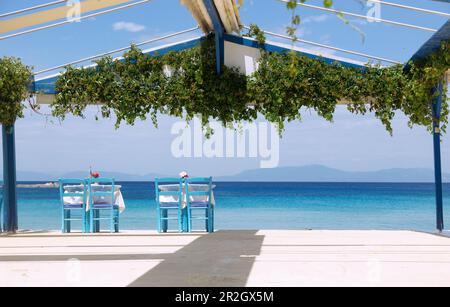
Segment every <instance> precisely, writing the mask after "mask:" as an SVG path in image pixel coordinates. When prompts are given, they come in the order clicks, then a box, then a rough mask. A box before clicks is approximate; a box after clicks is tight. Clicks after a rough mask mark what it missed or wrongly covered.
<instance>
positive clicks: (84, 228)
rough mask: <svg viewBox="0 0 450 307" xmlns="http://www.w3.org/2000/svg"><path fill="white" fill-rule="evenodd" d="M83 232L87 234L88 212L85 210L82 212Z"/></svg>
mask: <svg viewBox="0 0 450 307" xmlns="http://www.w3.org/2000/svg"><path fill="white" fill-rule="evenodd" d="M81 232H82V233H86V210H84V209H82V212H81Z"/></svg>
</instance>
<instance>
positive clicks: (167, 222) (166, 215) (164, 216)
mask: <svg viewBox="0 0 450 307" xmlns="http://www.w3.org/2000/svg"><path fill="white" fill-rule="evenodd" d="M168 211H169V210H167V209H163V212H162V213H163V214H162V216H163V218H164V220H163V223H162V224H163V232H167V230H168V229H169V221H168V220H167V218H168V217H169V214H168Z"/></svg>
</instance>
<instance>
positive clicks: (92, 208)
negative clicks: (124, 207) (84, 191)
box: [88, 178, 119, 233]
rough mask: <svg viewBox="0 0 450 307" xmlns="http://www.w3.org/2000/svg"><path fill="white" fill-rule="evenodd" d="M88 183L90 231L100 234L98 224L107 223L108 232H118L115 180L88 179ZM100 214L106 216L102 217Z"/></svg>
mask: <svg viewBox="0 0 450 307" xmlns="http://www.w3.org/2000/svg"><path fill="white" fill-rule="evenodd" d="M88 182H89V184H88V195H89V200H88V201H89V227H90V231H91V232H100V229H101V228H100V227H101V225H100V224H101V223H100V222H101V221H109V230H110V232H111V233H112V232H119V206H118V205H116V203H115V202H116V197H115V192H116V184H115V180H114V179H111V178H91V179H88ZM95 185H99V186H100V187H96V186H95ZM102 213H106V214H105V215H104V216H103V217H102Z"/></svg>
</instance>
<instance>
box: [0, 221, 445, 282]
mask: <svg viewBox="0 0 450 307" xmlns="http://www.w3.org/2000/svg"><path fill="white" fill-rule="evenodd" d="M0 286H269V287H271V286H450V238H447V237H441V236H437V235H433V234H425V233H418V232H408V231H278V230H273V231H271V230H264V231H218V232H216V233H214V234H211V235H208V234H165V235H160V234H157V233H154V232H125V233H121V234H97V235H81V234H71V235H61V234H58V233H51V232H42V233H38V232H36V233H26V234H25V233H24V234H18V235H12V236H6V235H0Z"/></svg>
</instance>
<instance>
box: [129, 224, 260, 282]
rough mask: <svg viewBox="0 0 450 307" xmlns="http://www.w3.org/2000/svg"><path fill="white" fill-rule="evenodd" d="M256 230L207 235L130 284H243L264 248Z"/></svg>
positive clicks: (165, 259) (170, 256) (171, 255)
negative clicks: (256, 257)
mask: <svg viewBox="0 0 450 307" xmlns="http://www.w3.org/2000/svg"><path fill="white" fill-rule="evenodd" d="M256 233H257V231H218V232H216V233H213V234H209V235H204V236H201V237H199V238H198V239H196V240H194V241H193V242H192V243H190V244H188V245H186V246H185V247H183V248H182V249H180V250H178V251H177V252H175V253H173V254H168V255H166V257H164V261H163V262H161V263H160V264H158V265H157V266H156V267H154V268H153V269H151V270H150V271H148V272H147V273H145V274H144V275H142V276H141V277H139V278H138V279H137V280H135V281H134V282H132V283H131V284H130V285H129V286H130V287H217V286H220V287H244V286H245V285H246V283H247V279H248V277H249V275H250V271H251V269H252V267H253V263H254V261H255V256H257V255H259V254H260V252H261V246H262V244H263V240H264V236H263V235H256Z"/></svg>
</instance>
